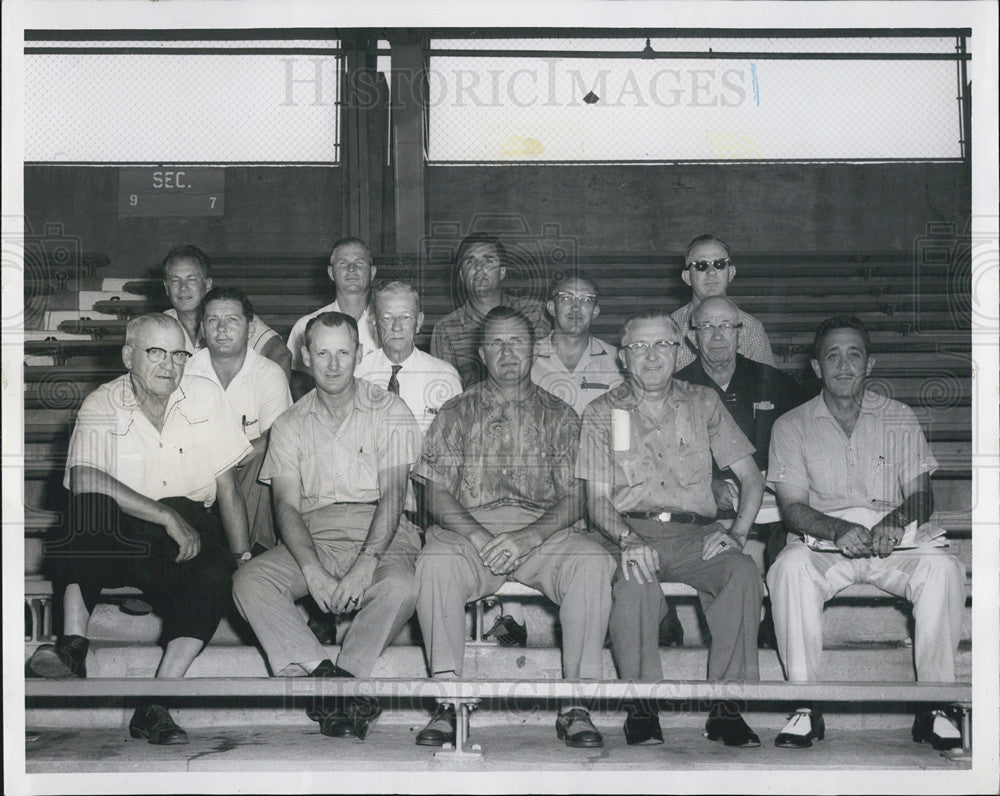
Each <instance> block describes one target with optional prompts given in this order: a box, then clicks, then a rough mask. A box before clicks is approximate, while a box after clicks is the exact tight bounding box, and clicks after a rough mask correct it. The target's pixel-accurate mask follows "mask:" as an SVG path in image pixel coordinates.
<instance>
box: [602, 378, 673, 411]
mask: <svg viewBox="0 0 1000 796" xmlns="http://www.w3.org/2000/svg"><path fill="white" fill-rule="evenodd" d="M676 376H677V374H674V378H672V379H671V380H670V394H669V395H668V396H667V400H668V401H669V402H670V404H671V405H672V406H675V407H676V406H678V405H679V404H682V403H688V402H689V401H690V399H689V397H688V394H687V390H686V389H685V388H684V387H683V386H682V384H683V382H682V381H680V380H679V379H677V377H676ZM607 395H608V400H609V401H610V402H611V405H612V406H613V407H614V408H615V409H633V408H635V407H636V406H638V404H639V397H638V396H637V395H636V394H635V390H633V389H632V382H631V381H629V379H628V378H626V379H625V381H623V382H622V383H621V384H619V385H618V386H617V387H615V388H614V389H613V390H611V391H610V392H609V393H608V394H607Z"/></svg>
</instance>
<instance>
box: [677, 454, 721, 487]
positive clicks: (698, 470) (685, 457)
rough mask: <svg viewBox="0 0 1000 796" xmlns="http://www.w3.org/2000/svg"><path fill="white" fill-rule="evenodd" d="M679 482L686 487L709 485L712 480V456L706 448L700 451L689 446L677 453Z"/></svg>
mask: <svg viewBox="0 0 1000 796" xmlns="http://www.w3.org/2000/svg"><path fill="white" fill-rule="evenodd" d="M675 472H676V473H677V481H678V482H679V483H680V484H682V485H684V486H698V485H701V484H708V483H710V482H711V480H712V454H711V452H710V451H709V449H708V447H707V446H706V447H705V448H704V449H703V450H698V449H695V448H693V447H690V446H688V447H687V448H686V449H682V450H680V451H678V453H677V462H676V469H675Z"/></svg>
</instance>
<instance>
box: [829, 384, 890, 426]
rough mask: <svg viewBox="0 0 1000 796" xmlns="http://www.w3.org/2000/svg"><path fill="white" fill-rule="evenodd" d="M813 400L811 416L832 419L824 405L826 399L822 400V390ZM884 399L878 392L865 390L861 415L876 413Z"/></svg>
mask: <svg viewBox="0 0 1000 796" xmlns="http://www.w3.org/2000/svg"><path fill="white" fill-rule="evenodd" d="M812 400H813V401H815V403H814V404H813V408H812V416H813V417H828V418H830V419H831V420H834V419H835V418H834V417H833V415H832V414H830V407H828V406H827V405H826V401H825V400H823V391H822V390H820V392H819V395H817V396H816V397H815V398H813V399H812ZM884 401H885V398H884V397H882V396H880V395H879V394H878V393H874V392H872V391H871V390H865V394H864V395H863V396H862V398H861V411H860V414H862V415H874V414H878V409H879V407H880V406H881V405H882V403H883V402H884Z"/></svg>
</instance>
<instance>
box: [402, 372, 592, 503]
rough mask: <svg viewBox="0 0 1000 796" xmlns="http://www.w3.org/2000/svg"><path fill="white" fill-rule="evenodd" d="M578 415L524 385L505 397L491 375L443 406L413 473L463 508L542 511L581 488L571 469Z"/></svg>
mask: <svg viewBox="0 0 1000 796" xmlns="http://www.w3.org/2000/svg"><path fill="white" fill-rule="evenodd" d="M579 436H580V419H579V418H578V417H577V415H576V412H574V411H573V409H572V407H571V406H569V404H567V403H566V402H565V401H562V400H560V399H559V398H556V397H555V396H554V395H552V394H551V393H547V392H545V390H541V389H539V388H538V387H537V386H535V385H534V384H530V383H529V384H528V385H527V386H526V388H525V391H524V393H523V395H522V396H521V398H520V399H518V400H507V399H505V398H504V396H503V395H502V394H501V393H500V391H499V389H498V388H497V387H496V385H495V384H494V383H493V382H492V381H491V380H486V381H483V382H479V383H478V384H474V385H473V386H472V387H470V388H469V389H468V390H466V391H465V392H464V393H462V394H461V395H459V396H457V397H455V398H452V399H451V400H450V401H448V403H446V404H445V405H444V406H443V407H441V411H440V412H438V416H437V417H436V418H435V419H434V422H433V423H431V427H430V429H429V430H428V431H427V436H426V437H425V438H424V447H423V451H422V453H421V455H420V461H419V462H418V464H417V466H416V468H415V469H414V476H415V477H418V478H422V479H425V480H427V481H433V482H434V483H436V484H439V485H441V486H443V487H444V488H445V489H447V490H448V491H449V492H450V493H451V494H452V495H453V496H454V497H455V499H456V500H457V501H458V502H459V503H461V504H462V505H463V506H464V507H465V508H467V509H476V508H487V509H488V508H495V507H499V506H520V507H522V508H526V509H530V510H532V511H536V512H538V511H542V512H544V511H546V510H547V509H549V508H551V507H552V506H553V505H554V504H555V503H556V502H558V501H559V500H561V499H562V498H563V497H565V496H566V495H568V494H570V493H571V492H572V491H573V490H575V489H577V488H578V487H579V483H578V481H577V480H576V478H575V477H574V475H573V466H574V462H575V460H576V451H577V445H578V443H579Z"/></svg>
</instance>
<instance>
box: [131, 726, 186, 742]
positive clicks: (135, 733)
mask: <svg viewBox="0 0 1000 796" xmlns="http://www.w3.org/2000/svg"><path fill="white" fill-rule="evenodd" d="M128 734H129V735H131V736H132V737H133V738H135V739H136V740H139V741H147V742H149V743H151V744H153V746H182V745H184V744H186V743H190V741H189V739H188V737H187V736H186V735H185V736H183V737H176V736H175V737H174V738H173V739H172V740H169V741H154V740H152V739H151V738H150V737H149V733H148V732H146V731H145V730H137V729H136V728H135V727H129V728H128Z"/></svg>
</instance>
